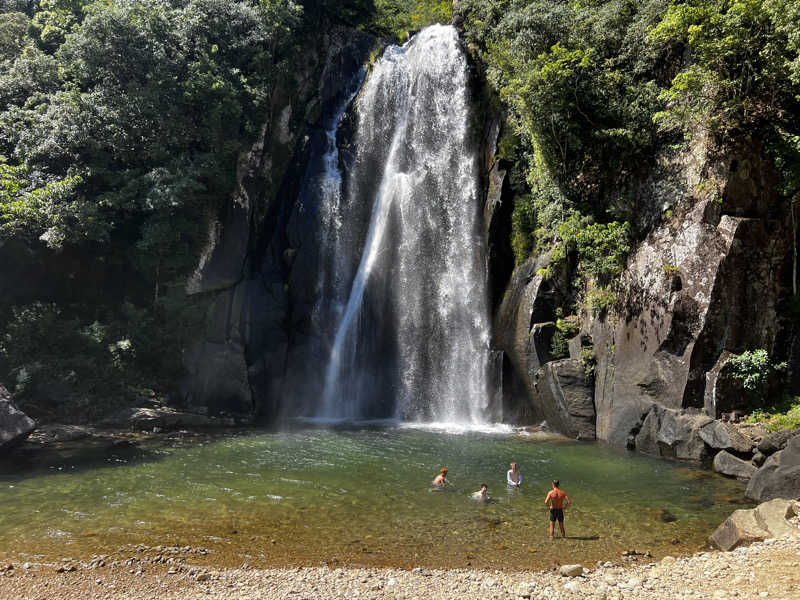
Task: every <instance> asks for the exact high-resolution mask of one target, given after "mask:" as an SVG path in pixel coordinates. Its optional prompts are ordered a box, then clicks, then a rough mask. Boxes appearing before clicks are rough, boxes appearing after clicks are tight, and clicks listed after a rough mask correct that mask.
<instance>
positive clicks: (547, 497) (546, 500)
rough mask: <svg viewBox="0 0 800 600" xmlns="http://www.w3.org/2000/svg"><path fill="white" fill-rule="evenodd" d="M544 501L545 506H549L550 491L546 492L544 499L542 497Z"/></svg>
mask: <svg viewBox="0 0 800 600" xmlns="http://www.w3.org/2000/svg"><path fill="white" fill-rule="evenodd" d="M544 503H545V504H546V505H547V506H550V492H547V496H546V497H545V499H544Z"/></svg>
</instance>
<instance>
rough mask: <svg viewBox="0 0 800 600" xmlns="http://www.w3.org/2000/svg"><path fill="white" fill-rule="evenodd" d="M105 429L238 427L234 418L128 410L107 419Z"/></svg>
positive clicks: (166, 410)
mask: <svg viewBox="0 0 800 600" xmlns="http://www.w3.org/2000/svg"><path fill="white" fill-rule="evenodd" d="M100 425H101V426H103V427H130V428H131V429H148V430H152V429H154V428H161V429H180V428H184V427H230V426H233V425H236V421H235V420H234V419H232V418H218V417H208V416H206V415H198V414H194V413H188V412H180V411H177V410H173V409H170V408H126V409H124V410H121V411H119V412H118V413H116V414H114V415H112V416H110V417H107V418H106V419H104V420H103V421H101V423H100Z"/></svg>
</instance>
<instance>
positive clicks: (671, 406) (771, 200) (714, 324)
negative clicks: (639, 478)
mask: <svg viewBox="0 0 800 600" xmlns="http://www.w3.org/2000/svg"><path fill="white" fill-rule="evenodd" d="M774 190H775V175H774V173H773V170H772V168H771V165H770V163H769V161H768V160H766V159H765V158H764V156H763V152H762V150H761V148H760V147H758V146H757V145H755V144H751V145H749V146H746V147H741V148H739V149H737V150H735V151H732V152H729V153H727V154H725V155H723V156H720V155H714V156H710V155H709V154H708V153H707V152H706V151H705V148H704V146H702V144H699V145H697V146H696V147H694V148H692V149H690V150H687V151H685V152H684V153H683V154H681V155H677V156H669V157H664V158H662V160H661V161H660V162H659V164H658V167H657V168H655V169H654V170H653V171H652V172H651V175H650V177H649V178H648V180H646V181H644V182H643V183H642V185H641V187H640V190H639V198H638V202H637V204H638V207H639V212H638V213H637V219H638V222H637V223H636V224H635V225H636V226H637V227H638V228H639V230H645V231H649V233H648V234H647V235H646V236H645V237H644V239H643V240H642V241H641V242H640V243H638V244H637V245H636V246H635V247H634V249H633V250H632V252H631V254H630V256H629V259H628V262H627V265H626V269H625V271H624V273H623V276H622V278H621V280H620V281H619V282H618V283H617V284H616V286H615V289H616V292H617V301H616V306H615V307H614V309H613V310H611V311H609V312H608V313H607V314H606V313H604V314H602V315H595V314H591V313H589V312H588V311H587V312H586V313H585V314H583V315H582V316H581V319H580V320H581V323H580V330H581V334H580V336H579V337H580V340H581V341H580V342H577V340H578V338H576V340H573V342H575V343H572V344H570V346H571V353H570V354H571V358H572V359H573V360H578V359H581V353H580V348H581V346H582V345H585V344H589V345H590V346H591V348H592V349H593V351H594V355H595V357H596V366H595V369H594V386H593V387H594V395H593V402H594V407H595V410H596V435H597V437H598V438H599V439H602V440H606V441H608V442H610V443H611V444H613V445H615V446H619V447H625V446H627V447H635V446H637V445H639V446H641V447H640V448H639V449H640V450H642V451H644V452H649V453H655V454H658V455H663V456H672V457H678V458H687V459H690V460H701V459H702V458H704V454H703V452H702V451H703V443H702V441H699V442H698V443H699V446H698V447H697V448H688V449H686V448H683V447H682V446H681V445H680V444H683V443H685V442H686V440H689V439H690V438H692V437H694V438H696V437H697V436H692V435H689V434H688V433H687V436H684V437H685V439H683V440H682V439H679V438H681V435H679V434H680V432H681V431H683V429H686V432H689V433H690V432H691V431H694V430H696V429H698V428H699V427H701V426H702V425H704V424H706V423H708V422H709V420H710V418H712V417H718V416H719V414H720V413H721V412H722V411H723V410H731V409H732V408H736V402H737V401H740V399H741V397H742V395H741V394H738V395H737V394H736V393H735V390H733V391H732V390H731V386H730V380H729V378H726V377H725V374H726V370H725V362H726V361H727V359H728V358H729V357H730V356H732V355H733V354H739V353H741V352H743V351H744V350H748V349H754V348H764V349H766V350H767V351H768V352H770V353H773V352H777V353H778V354H780V353H781V349H780V348H778V347H777V346H776V341H777V340H778V336H779V322H780V320H779V318H778V317H779V310H778V307H779V303H780V302H781V299H782V298H783V294H785V292H786V290H785V282H784V280H785V279H786V267H787V261H788V260H789V259H790V251H791V248H790V245H791V233H790V229H789V227H788V225H787V223H785V222H784V220H783V219H782V218H781V217H780V215H781V211H780V207H779V206H778V205H777V203H778V199H777V197H776V194H775V191H774ZM546 264H547V257H546V256H541V257H538V258H532V259H530V260H529V261H528V262H526V263H525V264H523V265H521V266H519V267H517V268H516V269H515V271H514V273H513V275H512V276H511V279H510V281H509V284H508V286H507V288H506V290H505V294H504V297H503V301H502V303H501V305H500V307H499V309H498V310H497V312H496V314H495V320H494V325H495V330H494V331H495V333H494V338H493V344H494V346H495V347H496V348H497V349H498V350H501V351H502V352H503V353H504V355H505V365H506V369H505V371H504V374H503V383H504V393H505V400H504V408H505V410H504V417H505V418H506V420H511V421H516V422H527V423H530V422H539V421H541V420H546V421H547V422H548V425H550V426H551V427H553V428H555V429H557V430H559V431H561V432H563V433H566V434H568V435H571V436H576V435H578V433H577V432H578V431H579V430H580V426H579V425H578V423H576V421H575V419H574V415H570V414H569V410H567V409H566V407H565V405H564V403H563V397H565V396H566V395H569V394H571V393H574V391H575V390H576V389H580V388H584V387H585V386H586V382H585V381H578V382H576V381H574V380H572V381H565V382H562V385H556V384H555V383H554V380H553V377H552V374H550V373H549V371H550V370H551V369H550V368H549V366H550V364H557V363H549V362H548V361H550V360H551V357H549V350H550V344H551V339H552V327H553V323H552V321H554V320H555V309H556V307H557V306H560V305H563V303H564V301H565V300H568V298H567V293H566V292H567V288H568V283H569V278H570V277H571V276H572V274H571V271H569V269H568V272H567V273H560V274H558V276H556V277H555V278H554V279H552V280H543V279H542V277H541V275H540V274H538V271H539V269H540V268H541V267H542V266H545V265H546ZM545 381H547V384H546V385H543V382H545ZM576 386H577V388H576ZM664 410H667V411H670V412H669V413H664V412H663V411H664ZM703 414H705V415H710V417H709V416H705V417H703V416H702V415H703ZM702 419H705V420H703V421H702V422H700V420H702ZM676 423H677V424H678V425H676ZM661 425H663V426H664V430H663V431H661V429H660V428H661ZM654 427H655V428H656V430H653V431H650V429H652V428H654ZM670 427H672V429H676V428H677V430H678V434H675V432H674V431H671V430H670V431H667V429H669V428H670ZM645 430H646V431H647V433H646V434H645V433H644V431H645ZM581 437H584V434H581ZM657 440H660V441H657ZM691 443H694V442H691Z"/></svg>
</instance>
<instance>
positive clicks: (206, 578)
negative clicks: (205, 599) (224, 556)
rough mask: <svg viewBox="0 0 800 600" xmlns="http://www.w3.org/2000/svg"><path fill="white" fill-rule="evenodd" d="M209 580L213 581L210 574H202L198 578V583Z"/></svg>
mask: <svg viewBox="0 0 800 600" xmlns="http://www.w3.org/2000/svg"><path fill="white" fill-rule="evenodd" d="M209 579H211V575H209V574H208V573H200V574H199V575H198V576H197V581H208V580H209Z"/></svg>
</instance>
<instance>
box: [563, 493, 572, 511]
mask: <svg viewBox="0 0 800 600" xmlns="http://www.w3.org/2000/svg"><path fill="white" fill-rule="evenodd" d="M564 500H566V501H567V503H566V504H565V505H564V508H567V506H569V505H570V504H572V500H570V499H569V496H567V495H566V494H564Z"/></svg>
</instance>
